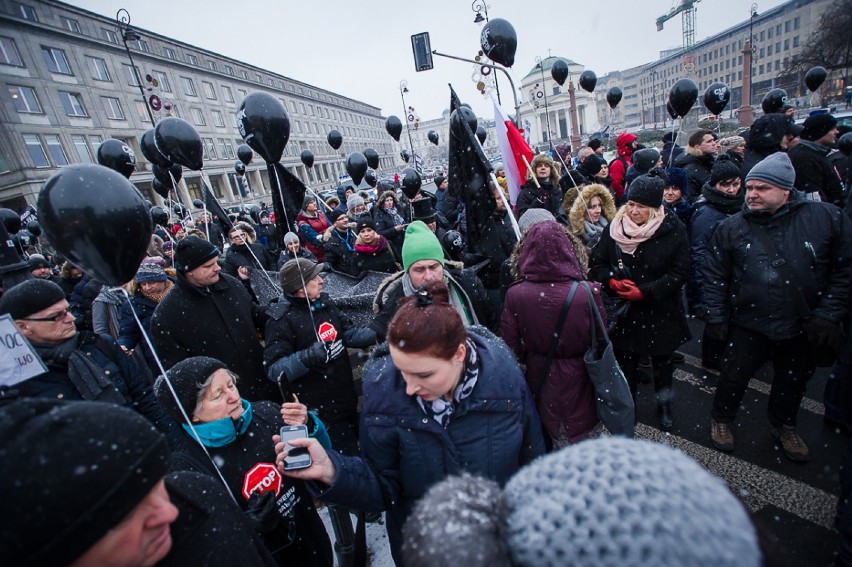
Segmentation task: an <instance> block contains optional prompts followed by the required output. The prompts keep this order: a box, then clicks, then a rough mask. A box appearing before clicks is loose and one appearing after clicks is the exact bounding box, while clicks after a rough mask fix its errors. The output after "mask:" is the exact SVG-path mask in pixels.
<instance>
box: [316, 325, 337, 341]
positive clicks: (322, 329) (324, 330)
mask: <svg viewBox="0 0 852 567" xmlns="http://www.w3.org/2000/svg"><path fill="white" fill-rule="evenodd" d="M319 338H320V340H321V341H323V342H333V341H334V340H335V339H337V329H335V328H334V325H332V324H331V323H329V322H328V321H323V322H322V323H320V326H319Z"/></svg>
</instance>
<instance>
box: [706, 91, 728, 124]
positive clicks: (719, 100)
mask: <svg viewBox="0 0 852 567" xmlns="http://www.w3.org/2000/svg"><path fill="white" fill-rule="evenodd" d="M730 101H731V89H729V88H728V85H726V84H725V83H713V84H712V85H710V86H709V87H707V90H706V91H704V106H705V107H707V110H709V111H710V112H711V113H712V114H715V115H716V116H718V115H719V114H721V113H722V111H723V110H725V107H726V106H728V103H729V102H730Z"/></svg>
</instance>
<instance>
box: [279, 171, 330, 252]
mask: <svg viewBox="0 0 852 567" xmlns="http://www.w3.org/2000/svg"><path fill="white" fill-rule="evenodd" d="M267 170H268V171H269V184H270V185H271V186H272V208H273V209H274V210H275V224H276V225H278V230H277V231H276V232H277V233H278V248H279V249H281V250H287V246H286V245H285V244H284V235H285V234H286V233H287V232H295V233H297V234H298V232H299V229H298V226H297V225H296V215H298V214H299V211H300V210H301V209H302V201H304V200H305V193H306V192H307V187H305V184H304V183H302V180H301V179H299V178H298V177H296V176H295V175H293V174H292V173H290V170H289V169H287V168H286V167H284V166H283V165H281V164H280V163H270V164H267ZM317 205H319V203H317Z"/></svg>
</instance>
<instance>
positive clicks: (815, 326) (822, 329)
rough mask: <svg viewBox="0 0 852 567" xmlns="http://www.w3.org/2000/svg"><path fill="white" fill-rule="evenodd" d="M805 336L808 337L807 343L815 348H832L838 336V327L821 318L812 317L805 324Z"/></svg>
mask: <svg viewBox="0 0 852 567" xmlns="http://www.w3.org/2000/svg"><path fill="white" fill-rule="evenodd" d="M805 334H806V335H807V336H808V342H811V343H813V344H814V345H816V346H833V345H834V344H836V343H837V337H838V336H839V335H840V325H838V324H837V323H832V322H831V321H829V320H827V319H823V318H822V317H814V316H812V317H811V318H810V319H809V320H808V322H807V323H805Z"/></svg>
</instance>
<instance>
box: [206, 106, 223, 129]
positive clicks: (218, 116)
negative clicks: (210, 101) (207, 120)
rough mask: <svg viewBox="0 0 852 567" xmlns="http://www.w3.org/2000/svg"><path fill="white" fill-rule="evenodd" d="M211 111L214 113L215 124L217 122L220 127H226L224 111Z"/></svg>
mask: <svg viewBox="0 0 852 567" xmlns="http://www.w3.org/2000/svg"><path fill="white" fill-rule="evenodd" d="M210 112H212V113H213V124H215V125H216V126H218V127H219V128H224V127H225V118H224V117H223V116H222V113H221V112H219V111H218V110H211V111H210Z"/></svg>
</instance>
